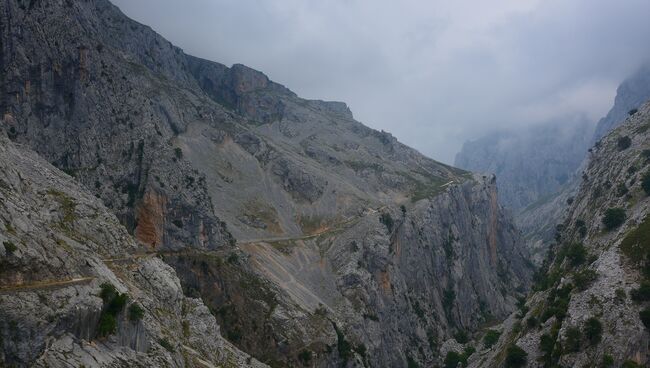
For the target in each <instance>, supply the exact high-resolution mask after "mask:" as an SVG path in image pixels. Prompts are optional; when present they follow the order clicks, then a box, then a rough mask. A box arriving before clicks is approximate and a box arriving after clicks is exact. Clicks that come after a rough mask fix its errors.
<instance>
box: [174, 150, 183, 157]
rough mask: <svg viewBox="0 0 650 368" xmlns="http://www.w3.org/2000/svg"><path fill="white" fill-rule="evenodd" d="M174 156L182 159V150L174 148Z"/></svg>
mask: <svg viewBox="0 0 650 368" xmlns="http://www.w3.org/2000/svg"><path fill="white" fill-rule="evenodd" d="M174 155H175V156H176V158H177V159H179V160H180V159H181V158H183V150H182V149H180V148H179V147H176V148H174Z"/></svg>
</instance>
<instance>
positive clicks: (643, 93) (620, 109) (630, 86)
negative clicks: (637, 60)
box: [593, 63, 650, 142]
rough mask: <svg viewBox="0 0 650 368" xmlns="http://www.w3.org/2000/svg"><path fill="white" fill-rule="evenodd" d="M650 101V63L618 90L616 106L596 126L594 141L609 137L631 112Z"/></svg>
mask: <svg viewBox="0 0 650 368" xmlns="http://www.w3.org/2000/svg"><path fill="white" fill-rule="evenodd" d="M648 100H650V63H649V64H646V65H644V66H643V67H641V68H640V69H639V70H638V71H637V72H636V73H634V74H633V75H631V76H630V77H628V78H627V79H626V80H625V81H624V82H623V83H621V85H620V86H619V87H618V89H617V90H616V99H615V100H614V106H613V107H612V109H611V110H609V112H608V113H607V116H605V117H604V118H602V119H600V121H599V122H598V125H596V131H595V133H594V138H593V141H594V142H596V141H598V140H599V139H600V138H602V137H604V136H605V135H607V134H608V133H609V132H610V131H612V130H613V129H614V128H616V127H617V126H618V125H619V124H621V123H622V122H623V121H625V119H626V118H627V116H628V114H629V113H630V111H632V110H634V109H638V108H639V107H640V106H641V105H643V104H644V103H645V102H646V101H648Z"/></svg>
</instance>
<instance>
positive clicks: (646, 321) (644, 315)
mask: <svg viewBox="0 0 650 368" xmlns="http://www.w3.org/2000/svg"><path fill="white" fill-rule="evenodd" d="M639 318H641V322H643V325H644V326H645V327H646V328H648V329H650V308H646V309H644V310H642V311H641V312H639Z"/></svg>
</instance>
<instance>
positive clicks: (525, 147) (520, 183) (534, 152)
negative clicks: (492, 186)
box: [454, 118, 593, 213]
mask: <svg viewBox="0 0 650 368" xmlns="http://www.w3.org/2000/svg"><path fill="white" fill-rule="evenodd" d="M592 131H593V126H592V124H590V123H589V122H587V121H586V120H584V119H582V118H578V119H567V120H565V121H558V122H550V123H546V124H542V125H539V126H534V127H528V128H522V129H512V130H509V131H501V132H495V133H491V134H489V135H487V136H485V137H483V138H480V139H477V140H475V141H469V142H466V143H465V144H464V145H463V148H462V150H461V151H460V152H459V153H458V154H457V155H456V160H455V162H454V164H455V165H456V166H458V167H460V168H463V169H466V170H471V171H476V172H485V173H493V174H496V176H497V186H498V187H499V194H500V198H501V202H502V203H503V204H504V205H505V206H506V207H508V208H510V209H512V210H513V211H514V212H515V213H517V212H519V211H521V210H523V209H524V208H526V207H528V206H530V205H532V204H534V203H535V202H538V201H542V200H544V199H546V198H548V197H550V196H552V195H553V194H555V193H556V192H558V191H559V190H560V189H561V188H562V187H563V186H564V185H565V184H566V183H568V182H569V181H570V180H571V179H572V177H573V176H574V175H575V172H576V170H577V169H578V167H579V166H580V163H581V162H582V160H583V159H584V157H585V154H586V153H587V149H588V148H589V146H590V145H591V144H592V142H591V139H590V138H591V134H592Z"/></svg>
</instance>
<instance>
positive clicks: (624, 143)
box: [616, 136, 632, 151]
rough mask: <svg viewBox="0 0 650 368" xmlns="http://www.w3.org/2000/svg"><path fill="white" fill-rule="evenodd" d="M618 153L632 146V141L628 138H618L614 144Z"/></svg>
mask: <svg viewBox="0 0 650 368" xmlns="http://www.w3.org/2000/svg"><path fill="white" fill-rule="evenodd" d="M616 145H617V147H618V150H619V151H624V150H626V149H628V148H630V146H631V145H632V140H631V139H630V137H628V136H624V137H620V138H619V139H618V141H617V142H616Z"/></svg>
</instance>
